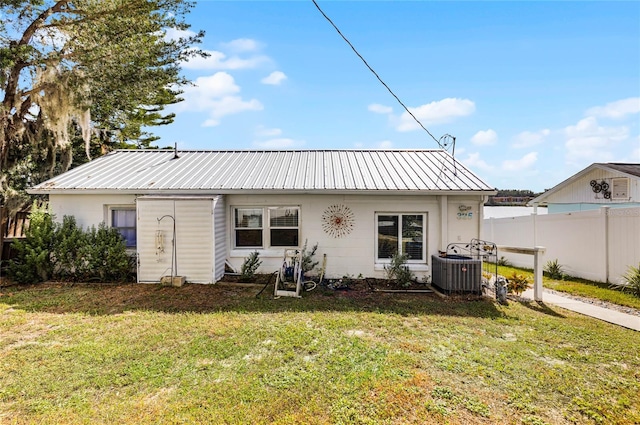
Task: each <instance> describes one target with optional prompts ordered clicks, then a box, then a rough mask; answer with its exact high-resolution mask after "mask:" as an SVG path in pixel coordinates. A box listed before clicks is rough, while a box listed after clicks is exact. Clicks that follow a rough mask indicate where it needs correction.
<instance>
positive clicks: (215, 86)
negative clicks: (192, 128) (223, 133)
mask: <svg viewBox="0 0 640 425" xmlns="http://www.w3.org/2000/svg"><path fill="white" fill-rule="evenodd" d="M239 92H240V87H239V86H238V85H237V84H236V83H235V80H234V79H233V77H232V76H231V75H229V74H227V73H226V72H216V73H215V74H213V75H209V76H206V77H198V78H196V80H195V81H194V86H190V87H185V89H184V93H183V94H182V96H183V97H184V101H183V102H180V103H179V104H178V105H176V107H175V108H176V110H177V111H178V112H180V111H198V112H208V113H209V118H208V119H207V120H206V121H205V122H204V123H203V124H202V125H203V126H205V127H212V126H216V125H219V124H220V118H222V117H224V116H226V115H232V114H237V113H240V112H244V111H259V110H262V109H263V106H262V103H260V101H258V100H256V99H251V100H244V99H242V97H240V96H238V93H239Z"/></svg>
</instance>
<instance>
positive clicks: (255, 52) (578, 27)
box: [153, 0, 640, 191]
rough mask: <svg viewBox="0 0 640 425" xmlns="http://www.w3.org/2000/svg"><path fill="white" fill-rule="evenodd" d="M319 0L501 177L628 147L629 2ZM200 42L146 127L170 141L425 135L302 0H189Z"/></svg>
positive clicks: (639, 142)
mask: <svg viewBox="0 0 640 425" xmlns="http://www.w3.org/2000/svg"><path fill="white" fill-rule="evenodd" d="M318 4H319V5H320V7H322V9H323V10H324V12H325V13H326V14H327V15H328V16H329V17H330V18H331V19H332V20H333V21H334V22H335V24H336V25H337V26H338V27H339V28H340V30H341V31H342V33H343V34H344V35H345V36H346V37H347V38H348V39H349V40H350V41H351V43H353V45H354V46H355V47H356V49H357V50H358V51H359V52H360V54H361V55H362V56H363V57H364V58H365V59H366V60H367V61H368V62H369V64H370V65H371V66H372V67H373V69H375V71H376V72H377V73H378V74H379V75H380V77H381V78H382V79H383V80H384V81H385V82H386V83H387V84H388V86H389V87H390V88H391V89H392V90H393V91H394V93H395V94H396V95H397V96H398V97H399V98H400V99H401V100H402V102H403V103H404V104H405V105H407V106H408V107H409V108H410V110H411V111H412V112H413V113H414V115H416V116H417V117H418V118H419V119H420V121H421V122H422V123H423V124H424V125H425V126H426V128H427V129H428V130H429V131H430V132H431V133H432V134H433V135H434V136H435V137H436V138H437V139H439V138H440V137H441V136H442V135H444V134H450V135H453V136H455V137H456V150H455V156H456V158H457V159H458V160H460V161H462V162H463V163H465V164H466V165H467V166H469V167H470V168H471V169H472V170H473V171H474V172H476V173H477V174H478V175H479V176H480V177H482V178H483V179H484V180H485V181H487V183H489V184H490V185H492V186H495V187H497V188H501V189H509V188H514V189H531V190H534V191H542V190H544V189H545V188H550V187H552V186H554V185H555V184H557V183H559V182H560V181H562V180H564V179H565V178H567V177H569V176H571V175H572V174H574V173H575V172H577V171H579V170H581V169H583V168H585V167H587V166H588V165H590V164H591V163H593V162H613V161H617V162H640V3H639V2H589V1H585V2H564V1H555V2H547V1H536V2H519V1H513V2H507V1H500V2H484V1H476V2H457V1H437V2H426V1H425V2H422V1H396V2H385V1H327V0H324V1H322V0H320V1H318ZM188 22H189V23H191V24H192V28H193V29H194V30H195V29H203V30H205V31H206V36H205V38H204V42H203V44H202V45H201V46H200V47H201V48H202V49H204V50H206V51H208V52H209V53H210V54H211V56H210V57H209V58H208V59H204V60H203V59H198V60H193V61H191V62H188V63H185V64H183V69H184V74H185V75H186V76H187V77H188V78H190V79H192V80H193V81H194V82H195V86H194V87H188V88H186V89H185V93H184V94H183V97H184V99H185V100H184V102H182V103H180V104H178V105H176V106H175V107H172V111H173V112H176V114H177V117H176V120H175V122H174V123H173V124H172V125H170V126H166V127H164V128H156V129H153V130H154V132H155V133H156V134H157V135H159V136H161V140H160V141H159V142H158V143H157V144H158V145H159V146H173V144H174V143H178V146H179V148H180V149H358V148H366V149H376V148H397V149H410V148H427V149H431V148H437V147H438V145H437V144H436V142H435V141H434V140H433V139H432V138H431V137H430V136H429V135H428V134H427V133H426V132H424V130H422V129H420V128H419V127H418V126H417V124H415V122H413V121H412V120H411V119H410V117H408V114H406V112H405V111H404V110H403V108H402V106H401V105H400V104H398V102H397V101H396V100H395V99H394V98H393V97H392V96H391V94H389V92H388V91H387V90H386V89H385V88H384V87H383V86H382V84H380V82H378V80H377V79H376V78H375V76H374V75H373V74H372V73H371V72H370V71H369V70H368V69H367V68H366V67H365V65H364V64H363V63H362V62H361V61H360V59H359V58H358V57H357V56H356V55H355V54H354V53H353V51H352V50H351V48H350V47H349V46H348V45H347V44H346V43H345V42H344V40H342V39H341V38H340V36H339V35H338V33H337V32H336V31H335V30H334V29H333V28H332V27H331V25H330V24H329V23H328V22H327V21H326V20H325V19H324V18H323V17H322V15H321V14H320V13H319V12H318V10H317V9H316V8H315V6H314V4H313V3H312V2H311V0H308V1H302V0H301V1H253V2H249V1H201V2H198V3H197V6H196V8H195V9H194V10H193V12H192V13H191V14H190V15H189V16H188Z"/></svg>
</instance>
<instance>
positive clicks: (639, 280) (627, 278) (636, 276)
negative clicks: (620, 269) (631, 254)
mask: <svg viewBox="0 0 640 425" xmlns="http://www.w3.org/2000/svg"><path fill="white" fill-rule="evenodd" d="M611 287H612V288H614V289H618V290H621V291H623V292H629V293H630V294H633V295H635V296H636V297H640V263H639V264H638V267H633V266H629V267H628V268H627V272H626V273H625V274H623V275H622V278H621V279H620V283H617V284H612V285H611Z"/></svg>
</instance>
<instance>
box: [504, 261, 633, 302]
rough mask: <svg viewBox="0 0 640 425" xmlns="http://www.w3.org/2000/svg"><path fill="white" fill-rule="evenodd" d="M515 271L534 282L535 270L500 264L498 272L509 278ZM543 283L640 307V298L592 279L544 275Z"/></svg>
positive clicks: (591, 296) (589, 296)
mask: <svg viewBox="0 0 640 425" xmlns="http://www.w3.org/2000/svg"><path fill="white" fill-rule="evenodd" d="M513 272H517V273H518V274H520V273H522V274H524V275H527V276H529V277H530V278H531V282H532V283H533V272H532V271H531V270H527V269H520V268H517V267H505V266H500V267H499V268H498V273H499V274H501V275H503V276H506V277H507V278H508V277H509V276H511V274H512V273H513ZM542 284H543V286H544V287H545V288H549V289H553V290H555V291H560V292H566V293H568V294H573V295H578V296H581V297H587V298H595V299H599V300H602V301H607V302H610V303H614V304H618V305H622V306H626V307H632V308H636V309H640V298H638V297H636V296H634V295H632V294H629V293H625V292H622V291H619V290H616V289H612V288H610V287H609V284H606V283H602V282H592V281H590V280H586V279H580V278H577V277H571V276H567V277H566V278H565V279H564V280H555V279H549V278H548V277H546V276H544V277H543V279H542Z"/></svg>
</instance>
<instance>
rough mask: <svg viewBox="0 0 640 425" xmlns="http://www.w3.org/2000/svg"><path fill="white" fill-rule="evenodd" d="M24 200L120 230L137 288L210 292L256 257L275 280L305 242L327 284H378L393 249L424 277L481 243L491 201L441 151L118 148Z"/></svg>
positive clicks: (478, 182)
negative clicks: (205, 286) (189, 286)
mask: <svg viewBox="0 0 640 425" xmlns="http://www.w3.org/2000/svg"><path fill="white" fill-rule="evenodd" d="M30 193H33V194H46V195H49V203H50V207H51V209H52V211H53V213H54V214H55V215H56V220H58V221H61V220H62V218H63V216H65V215H73V216H75V218H76V220H77V223H78V224H79V225H81V226H84V227H87V226H91V225H97V224H99V223H100V222H103V221H104V222H106V223H108V225H110V226H112V227H115V228H117V229H118V230H119V231H120V232H121V234H122V235H123V237H124V239H125V240H126V242H127V246H128V247H129V248H130V249H131V250H135V252H136V254H137V256H138V281H139V282H158V281H159V280H160V278H161V277H162V276H165V275H169V274H170V273H171V271H172V270H176V275H179V276H185V277H186V279H187V281H190V282H195V283H212V282H215V281H217V280H219V279H220V278H221V277H222V276H223V274H224V270H225V263H227V264H229V265H231V266H232V267H234V268H235V269H239V268H240V266H241V265H242V263H243V261H244V259H245V258H246V257H247V256H248V255H249V253H251V252H252V251H255V250H257V251H258V252H259V253H260V258H261V259H262V260H263V263H262V266H261V268H260V270H259V271H260V272H263V273H270V272H273V271H275V270H277V269H278V268H279V267H280V265H281V264H282V259H283V253H284V249H286V248H301V247H302V246H303V245H304V244H305V242H306V243H307V244H308V246H309V247H311V246H312V245H315V244H316V243H317V244H318V252H317V257H316V258H317V259H321V258H322V256H323V254H326V256H327V264H326V275H327V276H328V277H342V276H344V275H347V274H349V275H358V274H362V275H363V276H365V277H382V276H384V265H385V264H386V263H388V262H389V259H390V257H391V256H392V254H393V253H395V252H400V253H407V254H408V255H409V266H410V268H411V269H412V270H413V271H414V272H415V273H416V275H417V276H419V277H423V276H429V275H430V274H431V273H430V261H431V260H430V258H431V255H437V253H438V250H444V249H445V248H446V246H447V245H448V244H449V243H451V242H460V241H463V242H464V241H470V240H471V239H473V238H479V237H480V230H481V225H482V206H483V204H484V202H485V201H486V197H487V196H489V195H493V194H495V193H496V192H495V190H494V189H493V188H491V187H490V186H488V185H487V184H486V183H485V182H484V181H482V180H481V179H480V178H478V177H477V176H476V175H474V174H473V173H472V172H471V171H469V170H468V169H467V168H466V167H465V166H464V165H462V164H461V163H459V162H458V161H456V160H455V159H454V158H453V157H452V156H451V155H450V154H449V153H447V152H446V151H444V150H299V151H173V150H121V151H115V152H112V153H110V154H107V155H105V156H103V157H100V158H97V159H95V160H93V161H91V162H89V163H87V164H84V165H82V166H79V167H77V168H75V169H72V170H70V171H68V172H66V173H64V174H62V175H60V176H57V177H55V178H53V179H50V180H48V181H46V182H44V183H41V184H39V185H37V186H35V187H34V188H33V189H31V190H30ZM174 242H175V245H174Z"/></svg>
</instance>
